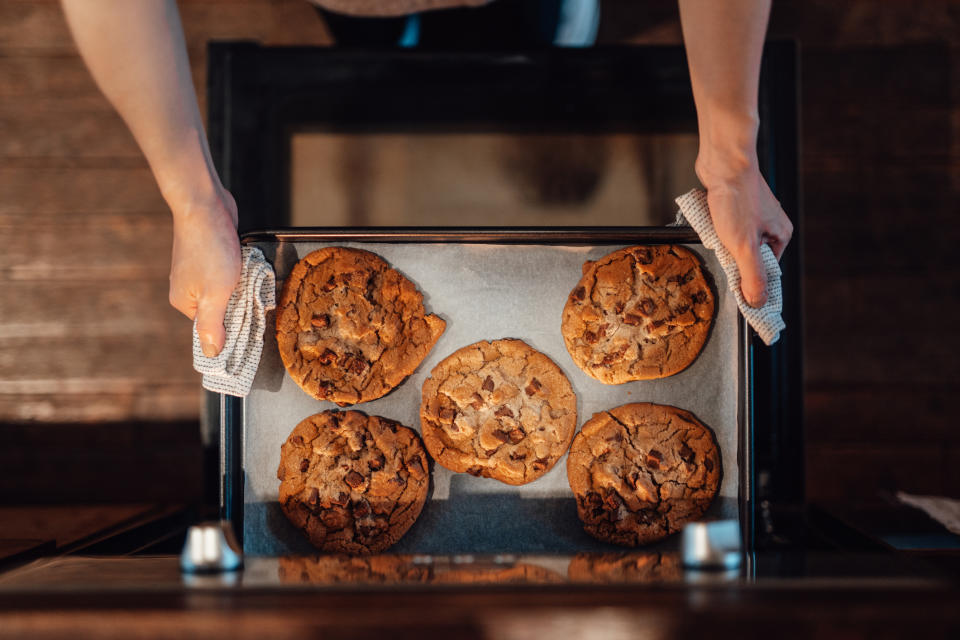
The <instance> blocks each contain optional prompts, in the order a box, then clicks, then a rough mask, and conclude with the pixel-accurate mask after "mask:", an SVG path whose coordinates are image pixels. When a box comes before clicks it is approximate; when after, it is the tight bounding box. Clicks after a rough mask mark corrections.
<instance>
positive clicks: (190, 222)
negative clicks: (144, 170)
mask: <svg viewBox="0 0 960 640" xmlns="http://www.w3.org/2000/svg"><path fill="white" fill-rule="evenodd" d="M218 192H219V193H218V195H217V196H216V197H214V198H211V199H209V200H208V201H206V202H200V203H196V202H194V203H190V204H188V205H186V206H182V207H176V208H175V209H174V216H173V219H174V223H173V258H172V260H171V264H170V304H171V305H173V307H174V308H175V309H177V310H178V311H180V312H181V313H182V314H184V315H185V316H187V317H188V318H190V319H191V320H193V319H196V321H197V333H198V334H199V336H200V345H201V347H202V349H203V355H205V356H207V357H208V358H212V357H214V356H216V355H217V354H218V353H220V350H221V349H223V343H224V340H225V338H226V332H225V330H224V327H223V318H224V314H225V313H226V309H227V301H228V300H229V299H230V294H232V293H233V290H234V288H235V287H236V286H237V282H238V281H239V280H240V262H241V261H240V242H239V239H238V238H237V204H236V202H235V201H234V199H233V196H232V195H230V192H229V191H227V190H226V189H223V188H220V189H218Z"/></svg>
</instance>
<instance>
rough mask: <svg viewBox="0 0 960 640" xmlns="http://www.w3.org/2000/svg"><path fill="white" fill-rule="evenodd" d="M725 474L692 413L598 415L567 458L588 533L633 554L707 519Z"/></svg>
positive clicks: (639, 409)
mask: <svg viewBox="0 0 960 640" xmlns="http://www.w3.org/2000/svg"><path fill="white" fill-rule="evenodd" d="M720 474H721V466H720V449H719V447H718V446H717V442H716V440H715V439H714V436H713V432H712V431H711V430H710V428H709V427H707V426H705V425H704V424H703V423H701V422H700V421H699V420H697V418H696V417H694V415H693V414H692V413H690V412H688V411H684V410H682V409H677V408H676V407H670V406H666V405H658V404H651V403H637V404H626V405H623V406H620V407H616V408H615V409H611V410H610V411H604V412H603V413H597V414H595V415H594V416H593V417H592V418H591V419H590V420H588V421H587V422H586V423H585V424H584V425H583V428H582V429H581V430H580V433H579V434H577V437H576V438H574V440H573V446H572V447H571V448H570V455H569V457H568V458H567V479H568V480H569V481H570V488H571V489H573V493H574V495H575V496H576V499H577V515H579V516H580V519H581V520H582V521H583V528H584V529H585V530H586V531H587V533H589V534H590V535H592V536H593V537H595V538H598V539H600V540H604V541H606V542H613V543H616V544H620V545H624V546H628V547H632V546H635V545H638V544H647V543H649V542H654V541H656V540H660V539H661V538H664V537H666V536H668V535H670V534H672V533H676V532H677V531H679V530H680V529H681V527H683V525H684V524H686V523H687V522H690V521H692V520H696V519H697V518H699V517H700V516H702V515H703V513H704V512H705V511H706V510H707V507H709V506H710V503H711V502H712V501H713V498H714V496H716V494H717V489H718V488H719V487H720Z"/></svg>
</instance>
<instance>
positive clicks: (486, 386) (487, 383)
mask: <svg viewBox="0 0 960 640" xmlns="http://www.w3.org/2000/svg"><path fill="white" fill-rule="evenodd" d="M483 390H484V391H493V378H491V377H490V376H487V379H486V380H484V381H483Z"/></svg>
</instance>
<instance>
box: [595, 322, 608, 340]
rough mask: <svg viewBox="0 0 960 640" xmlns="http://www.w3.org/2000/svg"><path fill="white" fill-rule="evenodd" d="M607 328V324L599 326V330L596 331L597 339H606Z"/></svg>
mask: <svg viewBox="0 0 960 640" xmlns="http://www.w3.org/2000/svg"><path fill="white" fill-rule="evenodd" d="M609 326H610V325H609V324H602V325H600V328H599V329H597V337H598V338H606V337H607V327H609Z"/></svg>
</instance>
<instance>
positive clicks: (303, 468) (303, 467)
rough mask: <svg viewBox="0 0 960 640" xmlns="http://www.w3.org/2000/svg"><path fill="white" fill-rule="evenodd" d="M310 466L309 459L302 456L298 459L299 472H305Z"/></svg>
mask: <svg viewBox="0 0 960 640" xmlns="http://www.w3.org/2000/svg"><path fill="white" fill-rule="evenodd" d="M309 468H310V461H309V460H307V459H306V458H304V459H303V460H301V461H300V473H304V472H306V470H307V469H309Z"/></svg>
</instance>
